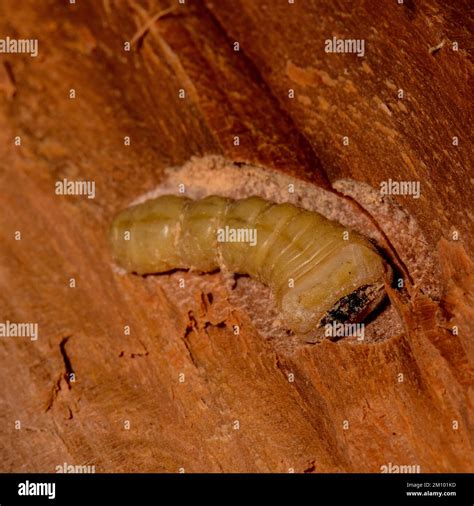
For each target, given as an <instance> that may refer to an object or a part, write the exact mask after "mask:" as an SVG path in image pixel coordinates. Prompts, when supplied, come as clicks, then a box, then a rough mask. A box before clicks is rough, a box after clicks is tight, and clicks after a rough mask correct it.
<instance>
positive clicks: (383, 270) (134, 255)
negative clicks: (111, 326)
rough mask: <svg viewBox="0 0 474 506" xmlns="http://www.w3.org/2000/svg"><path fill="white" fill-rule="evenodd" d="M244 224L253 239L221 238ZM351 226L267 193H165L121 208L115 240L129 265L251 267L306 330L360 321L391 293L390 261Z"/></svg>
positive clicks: (290, 320)
mask: <svg viewBox="0 0 474 506" xmlns="http://www.w3.org/2000/svg"><path fill="white" fill-rule="evenodd" d="M239 230H240V231H247V232H248V234H246V235H245V237H246V240H244V241H241V242H233V241H232V240H224V241H221V240H219V237H220V234H222V233H223V232H224V231H239ZM252 232H253V233H254V236H253V237H254V238H255V241H254V242H252V240H249V237H251V236H252ZM344 232H347V231H346V229H344V228H343V227H342V226H341V225H339V224H338V223H336V222H333V221H330V220H327V219H326V218H324V217H323V216H321V215H320V214H318V213H315V212H310V211H306V210H304V209H301V208H298V207H296V206H294V205H292V204H288V203H286V204H275V203H272V202H269V201H267V200H264V199H262V198H260V197H249V198H245V199H241V200H233V199H229V198H225V197H218V196H209V197H206V198H204V199H202V200H191V199H189V198H186V197H178V196H175V195H165V196H161V197H158V198H156V199H154V200H149V201H147V202H145V203H143V204H140V205H137V206H134V207H131V208H128V209H125V210H124V211H122V212H121V213H120V214H119V215H118V216H117V217H116V218H115V220H114V222H113V224H112V227H111V232H110V240H111V245H112V249H113V252H114V256H115V258H116V259H117V261H118V263H119V264H120V265H121V266H122V267H124V268H125V269H126V270H127V271H129V272H136V273H138V274H148V273H159V272H166V271H169V270H172V269H176V268H179V269H191V270H195V271H200V272H210V271H213V270H216V269H218V268H220V269H224V270H226V271H230V272H235V273H241V274H249V275H250V276H252V277H254V278H256V279H258V280H259V281H261V282H263V283H265V284H266V285H268V286H269V287H270V288H271V290H272V291H273V293H274V295H275V297H276V301H277V304H278V306H279V309H280V310H281V312H282V314H283V316H284V318H285V322H286V324H287V326H288V327H289V328H290V329H291V330H293V331H294V332H296V333H298V334H303V335H305V334H309V333H311V332H312V331H314V329H315V328H316V327H318V326H319V327H320V326H322V325H323V324H325V323H330V322H332V321H334V320H336V321H340V322H346V321H351V322H353V321H360V320H361V319H363V318H364V317H365V316H366V315H367V314H368V313H369V312H371V311H372V310H373V309H374V308H375V307H376V306H377V305H378V303H379V302H380V301H381V300H382V298H383V296H384V289H383V287H384V282H383V278H384V275H389V274H390V273H391V271H390V268H389V267H387V266H386V265H385V263H384V261H383V260H382V258H381V257H380V255H379V254H378V253H377V251H376V250H375V248H374V247H373V246H372V244H371V243H370V242H369V241H368V240H367V239H365V238H364V237H363V236H361V235H359V234H357V233H356V232H350V237H349V239H347V240H344V239H345V238H344Z"/></svg>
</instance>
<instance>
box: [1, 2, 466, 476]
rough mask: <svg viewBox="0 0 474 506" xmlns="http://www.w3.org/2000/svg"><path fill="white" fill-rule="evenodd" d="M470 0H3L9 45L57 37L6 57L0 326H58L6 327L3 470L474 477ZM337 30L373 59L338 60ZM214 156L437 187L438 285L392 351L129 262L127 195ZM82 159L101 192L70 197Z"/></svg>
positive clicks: (312, 173)
mask: <svg viewBox="0 0 474 506" xmlns="http://www.w3.org/2000/svg"><path fill="white" fill-rule="evenodd" d="M468 4H469V2H467V1H466V2H463V1H456V2H444V1H441V0H426V1H424V2H415V1H413V0H405V1H404V2H403V4H398V3H397V2H396V1H388V0H387V1H384V2H379V1H376V0H366V1H360V2H353V1H349V0H347V1H343V0H337V1H329V0H321V1H309V0H295V2H294V3H293V4H291V3H289V2H288V1H287V0H274V1H270V0H213V1H192V0H186V2H185V4H184V5H183V4H180V3H179V2H178V1H177V0H176V1H173V2H171V0H169V1H168V2H166V1H164V0H163V1H161V0H160V1H151V0H150V1H140V0H135V1H134V0H123V1H114V0H103V1H92V0H76V3H75V4H69V2H68V1H66V0H63V1H53V0H45V1H42V2H37V1H33V0H28V1H24V2H21V6H19V4H18V2H16V1H14V0H2V1H1V2H0V38H1V37H4V36H6V35H9V36H10V37H17V38H37V39H38V40H39V55H38V57H36V58H31V57H30V56H29V55H24V54H23V55H19V54H2V55H0V189H1V198H2V211H1V212H0V237H1V240H0V321H2V322H3V321H6V320H10V321H12V322H37V323H38V325H39V338H38V340H37V341H31V340H29V339H27V338H11V337H10V338H7V337H3V338H0V471H14V472H21V471H23V472H26V471H27V472H55V470H56V466H58V465H62V464H63V463H67V464H71V465H93V466H95V469H96V471H97V472H180V471H181V472H182V471H183V470H184V471H185V472H283V473H286V472H292V471H294V472H380V470H381V467H382V466H384V465H389V463H391V464H393V465H398V466H401V465H413V466H419V467H420V470H421V471H422V472H472V471H474V465H473V464H474V462H473V455H474V453H473V449H474V448H473V446H474V444H473V443H474V438H473V426H474V419H473V410H472V403H473V370H472V360H473V356H474V344H473V343H474V341H473V337H474V263H473V259H472V248H473V246H474V234H473V216H474V213H473V204H472V203H473V198H474V192H473V185H472V183H473V177H474V176H473V170H472V160H473V152H472V138H471V135H472V130H473V117H474V115H473V111H472V23H471V21H472V20H471V18H470V17H469V15H468V14H469V8H468ZM169 7H173V9H172V10H169V11H166V12H165V14H164V15H163V16H161V17H160V16H157V17H156V18H155V19H153V18H154V16H156V15H157V14H158V13H160V12H162V11H165V10H166V9H167V8H169ZM150 20H151V21H150ZM134 36H135V39H134ZM333 36H338V37H343V38H344V37H346V38H362V39H365V41H366V48H365V55H364V57H362V58H359V57H357V56H356V55H353V54H350V55H348V54H326V53H325V52H324V40H325V39H327V38H331V37H333ZM132 40H133V41H134V44H133V45H132V48H131V50H130V51H125V50H124V43H125V42H127V41H132ZM236 41H238V42H239V44H240V51H234V42H236ZM454 42H457V43H458V46H459V47H458V50H453V43H454ZM439 45H441V46H440V47H439V48H438V46H439ZM71 89H74V90H76V98H75V99H70V98H69V97H70V90H71ZM180 89H183V90H185V94H186V95H185V98H184V99H182V98H179V90H180ZM290 89H293V90H294V92H295V98H293V99H291V98H289V96H288V90H290ZM400 89H402V90H403V91H404V98H403V99H399V98H398V95H397V94H398V90H400ZM17 136H19V137H21V145H16V144H15V138H16V137H17ZM126 136H129V137H130V140H131V142H130V145H129V146H128V145H125V144H124V137H126ZM235 136H239V138H240V145H239V146H235V145H234V137H235ZM344 136H347V137H348V138H349V140H350V142H349V145H348V146H344V145H343V141H342V138H343V137H344ZM454 136H457V137H458V138H459V145H457V146H456V145H453V141H452V139H453V137H454ZM207 154H218V155H222V156H225V157H227V158H228V159H230V160H234V161H237V162H240V161H245V162H251V163H255V164H257V165H260V166H265V167H268V168H272V169H276V170H279V171H283V172H287V173H289V174H291V175H294V176H296V177H298V178H301V179H304V180H306V181H310V182H313V183H314V184H316V185H319V186H322V187H324V188H329V189H330V188H331V185H332V184H333V183H334V182H335V181H336V180H338V179H345V178H349V179H353V180H355V181H359V182H362V183H367V184H369V185H370V186H371V187H372V188H375V189H376V190H377V189H378V188H379V184H380V182H381V181H383V180H386V179H388V178H392V179H397V180H407V181H411V180H418V181H420V182H421V187H422V196H421V198H420V199H413V198H411V197H399V200H398V201H399V202H400V205H401V206H403V207H404V208H405V209H406V210H407V211H408V212H409V213H410V215H411V216H412V217H413V218H414V219H415V220H416V222H417V223H418V225H419V227H420V229H421V231H422V232H423V234H424V238H426V244H427V247H428V248H429V250H430V251H431V252H432V254H433V256H434V258H435V259H436V262H437V266H438V271H439V273H440V274H439V279H438V280H437V281H438V282H439V283H440V285H441V287H442V291H441V296H440V297H439V298H432V297H430V296H429V295H427V294H426V293H425V291H424V290H423V286H418V285H416V283H415V284H414V285H413V286H411V287H410V289H409V293H408V295H407V296H406V297H401V296H399V295H398V294H397V293H396V292H395V291H394V293H393V294H392V297H391V300H392V304H394V305H395V306H396V309H397V311H398V312H399V314H400V316H401V318H402V320H403V322H404V327H405V331H404V332H402V333H397V334H396V335H387V338H386V339H385V340H384V341H383V342H380V343H378V344H357V345H354V344H351V343H344V342H343V341H342V342H341V341H339V342H337V343H333V342H324V343H322V344H318V345H313V346H308V345H301V346H300V347H299V348H298V349H297V350H296V351H295V352H294V353H291V354H290V353H288V354H285V353H283V352H282V351H281V350H279V349H276V348H275V347H274V346H273V345H272V342H271V341H268V340H264V339H262V337H261V336H260V335H259V333H258V332H257V331H256V329H255V328H254V327H253V326H252V324H251V322H250V320H249V318H248V316H247V315H246V314H245V313H244V312H242V311H238V310H236V309H235V308H234V307H233V306H232V304H231V303H230V302H229V301H228V293H227V291H226V290H227V289H226V287H225V284H224V283H223V281H222V279H221V275H220V274H209V275H205V276H203V279H202V280H201V281H199V279H196V276H195V275H190V274H183V276H184V277H185V278H186V279H187V280H188V285H187V286H188V291H187V298H185V303H184V304H183V300H182V296H181V294H180V293H179V292H178V290H177V288H176V276H174V277H173V275H171V276H148V277H146V278H142V277H138V276H132V275H130V276H120V275H118V273H117V272H116V271H115V270H114V269H113V268H112V262H111V257H110V250H109V246H108V243H107V228H108V226H109V224H110V221H111V219H112V217H113V216H114V214H115V213H116V212H118V211H119V210H120V209H122V208H123V207H124V206H126V205H127V204H128V203H129V202H130V201H131V200H133V198H135V197H137V196H139V195H140V194H142V193H144V192H146V191H149V190H151V189H153V188H154V187H156V185H157V184H158V183H159V181H160V179H161V178H162V176H163V171H164V170H165V168H166V167H169V166H179V165H182V164H184V163H186V162H187V161H188V160H189V159H190V158H191V157H192V156H203V155H207ZM64 178H67V179H71V180H90V181H94V182H95V184H96V197H95V199H87V198H85V197H83V196H82V197H81V196H59V195H57V194H55V183H56V182H57V181H61V180H63V179H64ZM17 231H20V232H21V240H16V239H15V232H17ZM453 231H457V232H458V233H459V238H458V239H457V240H453ZM71 278H74V280H75V287H71V281H70V280H71ZM209 294H212V295H211V296H210V295H209ZM235 324H238V325H239V326H240V327H241V331H240V334H239V335H238V336H236V335H235V334H234V332H233V325H235ZM125 326H129V327H130V334H129V335H127V334H126V333H124V327H125ZM453 329H456V330H453ZM71 373H73V376H71ZM400 374H402V375H403V376H400ZM400 378H403V381H400ZM293 379H294V380H293ZM17 421H20V427H19V428H18V424H17ZM237 422H238V423H237Z"/></svg>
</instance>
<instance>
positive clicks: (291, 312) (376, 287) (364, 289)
mask: <svg viewBox="0 0 474 506" xmlns="http://www.w3.org/2000/svg"><path fill="white" fill-rule="evenodd" d="M384 277H385V278H390V277H391V269H390V267H389V266H387V265H386V264H385V262H384V261H383V259H382V258H381V256H380V255H379V254H378V253H377V251H376V250H375V248H374V247H372V245H371V244H370V243H369V242H368V241H366V240H365V239H363V238H358V239H357V240H355V241H351V242H347V243H345V244H343V245H341V243H339V244H337V245H335V247H334V251H333V252H332V253H331V255H329V256H328V257H327V258H326V260H325V261H324V262H323V263H321V264H319V265H318V266H317V268H315V269H313V270H312V271H310V272H307V273H306V274H305V276H304V277H302V278H301V279H299V280H296V281H295V284H294V287H293V288H290V289H288V290H287V291H286V293H285V294H283V296H282V303H281V307H282V311H283V313H284V316H285V319H286V321H287V323H288V325H289V327H290V328H291V329H292V330H294V331H295V332H296V333H298V334H303V335H307V336H308V339H307V340H308V341H311V340H312V339H314V336H317V335H318V334H319V335H321V333H322V332H321V331H320V330H319V331H318V330H317V329H321V327H324V326H325V325H326V324H327V323H332V322H340V323H346V322H360V321H361V320H363V319H364V318H365V317H366V316H367V315H368V314H369V313H371V312H372V311H373V310H374V309H375V307H376V306H377V305H378V304H379V303H380V302H381V301H382V299H383V298H384V296H385V290H384ZM315 330H316V331H315Z"/></svg>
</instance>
